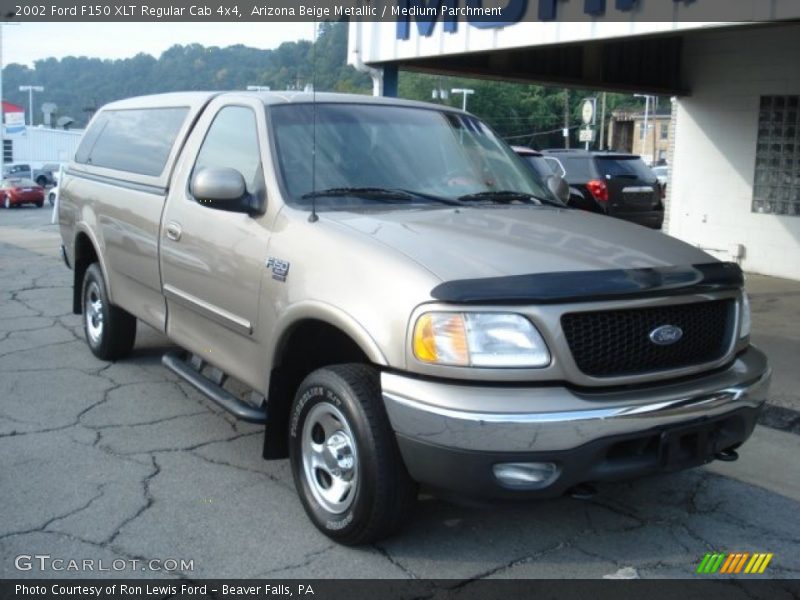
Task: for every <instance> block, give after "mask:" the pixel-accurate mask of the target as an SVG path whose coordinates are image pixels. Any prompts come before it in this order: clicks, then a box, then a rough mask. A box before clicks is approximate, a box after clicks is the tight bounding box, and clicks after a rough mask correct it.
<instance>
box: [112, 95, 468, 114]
mask: <svg viewBox="0 0 800 600" xmlns="http://www.w3.org/2000/svg"><path fill="white" fill-rule="evenodd" d="M217 96H231V97H237V96H247V97H250V98H252V97H256V98H258V99H259V100H261V101H262V102H263V103H264V104H265V105H267V106H274V105H278V104H308V103H312V102H320V103H334V102H335V103H339V102H341V103H358V104H384V105H392V106H412V107H419V108H423V107H424V108H436V109H439V110H448V111H454V112H462V111H460V110H459V109H456V108H452V107H450V106H442V105H440V104H431V103H428V102H417V101H415V100H403V99H400V98H386V97H381V96H365V95H361V94H334V93H330V92H317V93H310V92H245V91H230V92H171V93H168V94H153V95H150V96H137V97H134V98H126V99H125V100H118V101H116V102H111V103H109V104H106V105H105V106H103V109H102V110H124V109H130V108H164V107H169V106H187V105H188V106H189V107H190V108H201V107H202V106H204V105H205V104H207V103H208V102H209V101H210V100H211V99H212V98H216V97H217Z"/></svg>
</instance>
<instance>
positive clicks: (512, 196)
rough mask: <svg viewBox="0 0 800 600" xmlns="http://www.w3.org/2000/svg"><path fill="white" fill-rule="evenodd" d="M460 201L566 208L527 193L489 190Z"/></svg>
mask: <svg viewBox="0 0 800 600" xmlns="http://www.w3.org/2000/svg"><path fill="white" fill-rule="evenodd" d="M458 200H459V201H460V202H474V201H478V202H480V201H483V200H486V201H489V202H499V203H503V204H510V203H511V202H528V203H530V204H537V205H542V204H548V205H550V206H557V207H558V208H565V205H564V204H562V203H561V202H558V201H556V200H550V199H549V198H543V197H541V196H536V195H534V194H529V193H527V192H516V191H513V190H496V191H495V190H488V191H486V192H478V193H476V194H465V195H464V196H459V197H458Z"/></svg>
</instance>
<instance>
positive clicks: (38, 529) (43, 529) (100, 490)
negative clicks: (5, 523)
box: [0, 484, 105, 540]
mask: <svg viewBox="0 0 800 600" xmlns="http://www.w3.org/2000/svg"><path fill="white" fill-rule="evenodd" d="M97 490H98V491H97V494H95V495H94V496H92V497H91V498H90V499H89V500H88V501H87V502H85V503H84V504H82V505H81V506H79V507H78V508H74V509H72V510H70V511H68V512H66V513H64V514H62V515H56V516H55V517H52V518H50V519H48V520H47V521H45V522H44V524H43V525H40V526H39V527H34V528H32V529H26V530H24V531H13V532H10V533H5V534H3V535H0V540H2V539H3V538H7V537H12V536H16V535H26V534H30V533H44V532H46V531H47V528H48V527H49V526H50V525H52V524H53V523H56V522H57V521H62V520H63V519H66V518H68V517H71V516H72V515H76V514H78V513H79V512H81V511H84V510H86V509H87V508H89V507H90V506H91V505H92V504H93V503H94V502H95V501H96V500H98V499H99V498H102V497H103V494H104V493H105V491H104V489H103V484H100V485H99V486H98V488H97ZM47 532H48V533H49V531H47Z"/></svg>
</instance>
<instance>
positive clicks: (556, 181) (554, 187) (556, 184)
mask: <svg viewBox="0 0 800 600" xmlns="http://www.w3.org/2000/svg"><path fill="white" fill-rule="evenodd" d="M547 187H548V189H549V190H550V191H551V192H552V193H553V195H554V196H555V197H556V198H558V199H559V200H561V202H563V203H564V204H566V203H567V202H569V184H568V183H567V182H566V181H565V180H564V179H563V178H562V177H559V176H558V175H550V176H549V177H548V178H547Z"/></svg>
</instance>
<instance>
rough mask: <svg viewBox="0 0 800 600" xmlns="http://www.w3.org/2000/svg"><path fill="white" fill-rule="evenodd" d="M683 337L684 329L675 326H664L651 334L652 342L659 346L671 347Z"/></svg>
mask: <svg viewBox="0 0 800 600" xmlns="http://www.w3.org/2000/svg"><path fill="white" fill-rule="evenodd" d="M682 337H683V329H681V328H680V327H676V326H675V325H662V326H661V327H656V328H655V329H653V331H651V332H650V341H651V342H653V343H654V344H658V345H659V346H671V345H672V344H675V343H676V342H678V341H680V339H681V338H682Z"/></svg>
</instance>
